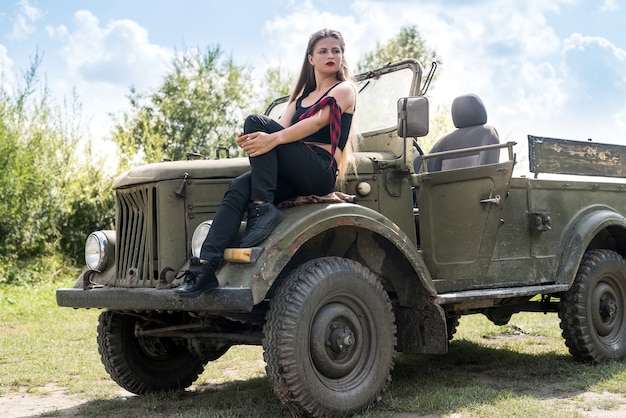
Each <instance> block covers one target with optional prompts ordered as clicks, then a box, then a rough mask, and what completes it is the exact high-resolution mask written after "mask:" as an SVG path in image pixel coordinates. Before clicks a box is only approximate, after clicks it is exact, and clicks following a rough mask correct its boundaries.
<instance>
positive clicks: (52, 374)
mask: <svg viewBox="0 0 626 418" xmlns="http://www.w3.org/2000/svg"><path fill="white" fill-rule="evenodd" d="M74 277H75V275H74ZM73 281H74V278H72V277H71V275H70V274H69V272H68V273H66V276H65V278H63V279H56V280H50V281H44V282H41V283H40V284H32V283H26V284H24V285H21V286H7V285H0V369H1V370H2V373H0V396H1V395H3V394H7V393H9V392H13V391H16V390H26V391H27V392H29V393H31V394H34V395H42V396H45V395H46V389H45V388H46V387H49V385H50V384H52V385H53V386H54V387H63V388H66V391H67V393H68V394H73V395H75V396H80V397H81V398H84V399H85V403H84V404H83V405H81V406H80V407H79V408H78V409H76V410H74V411H73V413H75V414H76V415H78V416H102V415H103V411H106V415H107V416H114V417H122V416H137V415H146V416H147V415H149V416H174V417H280V416H286V417H288V416H290V413H289V411H288V410H287V409H286V408H284V407H282V406H281V405H280V404H279V403H278V401H277V400H276V399H275V398H274V396H273V395H272V392H271V387H270V384H269V382H268V380H267V378H266V377H265V372H264V363H263V360H262V351H261V349H260V348H259V347H233V348H232V349H231V350H230V351H229V352H228V353H227V354H226V355H224V356H223V357H222V358H221V359H219V360H217V361H215V362H213V363H209V365H207V367H206V370H205V372H204V373H203V374H202V375H201V376H200V378H199V379H198V380H197V381H196V383H195V384H194V386H193V387H192V388H190V390H187V391H184V392H174V393H169V394H161V395H151V396H143V397H138V396H133V395H130V394H129V393H127V392H124V391H123V390H121V389H120V388H119V387H118V386H117V385H116V384H115V383H114V382H113V381H111V379H110V378H109V377H108V375H107V374H106V372H105V371H104V368H103V366H102V365H101V363H100V358H99V355H98V348H97V344H96V331H95V330H96V324H97V318H98V315H99V311H98V310H73V309H68V308H59V307H57V306H56V303H55V294H54V293H55V289H56V288H58V287H67V286H71V285H72V284H73ZM46 385H48V386H46ZM594 393H595V394H597V395H594V396H590V394H594ZM606 393H609V395H607V394H606ZM600 394H604V395H600ZM610 394H612V395H610ZM624 395H626V364H624V363H621V362H610V363H606V364H602V365H586V364H580V363H577V362H575V361H574V360H573V359H572V357H571V356H570V355H569V354H568V352H567V349H566V348H565V345H564V344H563V341H562V339H561V337H560V331H559V327H558V318H557V316H556V315H554V314H548V315H543V314H518V315H515V316H513V318H512V320H511V322H510V323H509V324H508V325H506V326H495V325H493V324H491V323H490V322H489V321H488V320H487V319H485V318H484V317H482V316H479V315H475V316H469V317H464V318H462V319H461V324H460V326H459V328H458V332H457V335H456V336H455V339H454V340H453V341H452V343H451V345H450V350H449V353H448V354H447V355H442V356H430V355H408V354H399V355H398V356H397V359H396V366H395V369H394V372H393V383H392V386H391V388H390V390H389V391H387V392H386V393H385V394H384V396H383V399H382V400H381V401H380V402H379V403H378V404H376V405H375V406H374V407H373V408H372V409H371V410H369V411H366V412H364V413H361V414H359V415H357V416H358V417H370V418H372V417H407V416H411V415H407V414H414V415H412V416H452V415H454V416H463V417H494V416H498V417H531V416H541V417H577V416H581V417H582V416H586V414H587V413H588V412H589V411H596V412H597V411H600V412H601V411H613V412H616V411H618V410H623V411H626V408H625V407H624V405H623V404H624V403H626V398H624ZM61 413H68V414H69V412H68V411H65V412H63V411H55V412H53V413H51V415H55V414H61Z"/></svg>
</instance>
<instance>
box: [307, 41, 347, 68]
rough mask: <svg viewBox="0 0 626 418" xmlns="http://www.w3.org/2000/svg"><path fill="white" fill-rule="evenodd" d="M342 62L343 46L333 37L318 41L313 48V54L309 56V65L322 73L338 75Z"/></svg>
mask: <svg viewBox="0 0 626 418" xmlns="http://www.w3.org/2000/svg"><path fill="white" fill-rule="evenodd" d="M342 60H343V52H342V51H341V45H340V44H339V41H338V40H337V39H335V38H333V37H332V36H329V37H326V38H322V39H320V40H319V41H317V42H316V43H315V46H314V47H313V54H312V55H309V63H310V64H311V65H312V66H313V67H314V68H315V69H316V70H317V71H319V72H321V73H328V74H330V73H332V74H335V73H337V72H338V71H339V69H340V68H341V62H342Z"/></svg>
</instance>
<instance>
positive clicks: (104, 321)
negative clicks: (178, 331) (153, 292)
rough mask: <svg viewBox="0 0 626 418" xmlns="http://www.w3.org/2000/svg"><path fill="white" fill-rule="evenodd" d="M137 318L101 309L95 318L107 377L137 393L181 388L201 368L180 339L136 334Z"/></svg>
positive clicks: (188, 383) (196, 375)
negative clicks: (101, 311) (138, 335)
mask: <svg viewBox="0 0 626 418" xmlns="http://www.w3.org/2000/svg"><path fill="white" fill-rule="evenodd" d="M142 321H143V319H141V318H140V317H137V316H134V315H129V314H123V313H119V312H110V311H109V312H103V313H101V314H100V318H99V320H98V352H99V353H100V358H101V360H102V364H104V368H105V369H106V371H107V373H109V375H110V376H111V378H112V379H113V380H114V381H115V382H116V383H117V384H118V385H120V386H121V387H123V388H124V389H126V390H128V391H129V392H132V393H135V394H137V395H143V394H146V393H152V392H162V391H168V390H176V389H184V388H187V387H189V386H191V384H192V383H193V382H194V381H195V380H196V379H197V378H198V376H199V375H200V373H202V371H203V361H202V360H201V359H199V358H198V357H197V356H194V355H193V354H192V353H191V352H190V351H189V350H188V349H187V347H186V346H185V342H184V340H175V339H173V338H169V337H136V336H135V325H136V324H138V323H139V324H140V323H141V322H142Z"/></svg>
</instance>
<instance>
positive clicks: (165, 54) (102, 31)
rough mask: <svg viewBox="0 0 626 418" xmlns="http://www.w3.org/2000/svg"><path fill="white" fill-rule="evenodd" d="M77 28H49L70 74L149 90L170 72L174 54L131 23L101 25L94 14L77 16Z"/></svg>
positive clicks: (145, 31)
mask: <svg viewBox="0 0 626 418" xmlns="http://www.w3.org/2000/svg"><path fill="white" fill-rule="evenodd" d="M74 23H75V27H74V28H72V29H68V28H67V27H66V26H58V27H56V28H51V27H49V28H47V29H48V33H49V34H50V36H52V37H53V38H55V39H57V40H59V41H60V42H61V43H62V45H63V47H62V54H63V55H64V57H65V59H66V63H67V66H68V71H69V73H70V74H72V75H75V76H78V77H80V78H81V79H82V80H83V81H85V82H89V83H109V84H113V85H123V86H126V87H128V86H130V85H131V84H134V85H137V86H138V88H140V89H142V88H147V87H149V86H150V85H152V84H153V83H154V82H156V81H158V80H159V78H160V77H161V76H162V74H163V73H164V71H165V70H166V69H167V67H168V64H169V62H170V60H171V57H172V54H173V51H172V50H171V49H169V48H164V47H161V46H159V45H155V44H152V43H150V41H149V39H148V31H147V30H146V29H145V28H143V27H141V26H140V25H138V24H137V23H136V22H133V21H131V20H113V21H110V22H108V23H107V25H106V26H101V25H100V22H99V20H98V18H96V17H95V16H94V15H93V14H92V13H91V12H89V11H86V10H81V11H78V12H76V13H75V15H74Z"/></svg>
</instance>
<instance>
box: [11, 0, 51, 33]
mask: <svg viewBox="0 0 626 418" xmlns="http://www.w3.org/2000/svg"><path fill="white" fill-rule="evenodd" d="M18 4H19V6H20V11H19V13H18V14H17V16H16V17H15V22H13V29H12V30H11V33H10V34H9V35H8V36H9V39H25V38H27V37H28V36H29V35H30V34H32V33H34V32H35V30H36V27H35V26H34V23H35V22H36V21H37V20H39V19H40V18H41V17H42V16H43V12H42V11H41V10H40V9H38V8H37V7H35V6H31V5H30V3H29V2H28V0H21V1H20V2H19V3H18Z"/></svg>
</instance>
